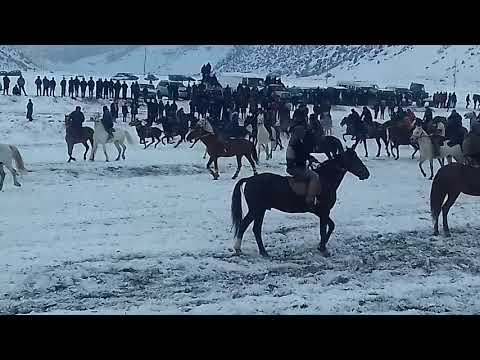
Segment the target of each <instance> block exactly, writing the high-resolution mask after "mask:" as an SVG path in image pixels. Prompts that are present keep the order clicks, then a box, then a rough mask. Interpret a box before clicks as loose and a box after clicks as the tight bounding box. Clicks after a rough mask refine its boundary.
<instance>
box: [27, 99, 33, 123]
mask: <svg viewBox="0 0 480 360" xmlns="http://www.w3.org/2000/svg"><path fill="white" fill-rule="evenodd" d="M32 116H33V103H32V99H28V104H27V119H28V121H32V120H33V118H32Z"/></svg>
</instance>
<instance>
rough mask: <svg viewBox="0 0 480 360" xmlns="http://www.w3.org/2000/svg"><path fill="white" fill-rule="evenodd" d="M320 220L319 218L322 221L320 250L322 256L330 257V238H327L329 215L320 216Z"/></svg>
mask: <svg viewBox="0 0 480 360" xmlns="http://www.w3.org/2000/svg"><path fill="white" fill-rule="evenodd" d="M318 218H319V221H320V244H319V245H318V250H320V254H322V256H325V257H328V256H330V253H329V252H328V250H327V241H328V238H327V221H328V215H325V214H319V215H318ZM332 231H333V230H332Z"/></svg>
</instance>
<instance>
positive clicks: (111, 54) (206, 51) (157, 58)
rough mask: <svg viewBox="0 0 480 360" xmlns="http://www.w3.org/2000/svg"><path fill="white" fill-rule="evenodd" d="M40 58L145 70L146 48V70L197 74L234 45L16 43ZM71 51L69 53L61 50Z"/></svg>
mask: <svg viewBox="0 0 480 360" xmlns="http://www.w3.org/2000/svg"><path fill="white" fill-rule="evenodd" d="M16 48H18V49H20V50H22V51H25V53H27V54H28V55H29V56H30V57H32V58H35V59H38V62H39V63H41V64H42V65H43V67H44V68H45V69H48V70H57V71H74V72H87V73H89V74H98V73H110V74H114V73H116V72H133V73H143V65H144V59H145V49H146V64H145V69H146V71H147V72H151V73H155V74H172V73H181V74H195V73H199V72H200V68H201V66H202V65H203V64H205V63H207V62H210V63H211V64H212V65H214V64H216V62H217V61H219V60H221V59H223V58H225V57H226V56H227V54H228V53H229V52H230V51H231V50H232V49H233V46H221V45H218V46H217V45H215V46H209V45H155V46H153V45H152V46H71V45H68V46H65V47H64V48H65V49H64V50H62V47H61V46H54V47H44V46H36V47H34V46H17V47H16ZM62 51H63V52H66V53H68V54H67V55H65V54H62Z"/></svg>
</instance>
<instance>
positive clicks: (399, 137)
mask: <svg viewBox="0 0 480 360" xmlns="http://www.w3.org/2000/svg"><path fill="white" fill-rule="evenodd" d="M419 122H420V123H421V119H418V118H416V121H414V122H410V121H391V120H390V121H386V122H385V123H384V126H385V127H386V128H387V130H388V142H389V143H390V150H391V153H392V156H393V158H394V159H395V160H398V159H399V158H400V151H399V147H400V145H410V146H411V147H413V149H414V150H415V151H414V152H413V154H412V159H413V158H414V157H415V154H416V153H417V151H418V149H419V148H418V145H417V144H414V143H412V140H411V137H412V134H413V130H414V129H415V126H414V124H416V123H419ZM393 149H395V150H397V155H395V153H394V151H393ZM388 156H390V154H388Z"/></svg>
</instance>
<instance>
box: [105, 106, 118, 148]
mask: <svg viewBox="0 0 480 360" xmlns="http://www.w3.org/2000/svg"><path fill="white" fill-rule="evenodd" d="M102 124H103V127H104V128H105V131H106V132H107V133H108V137H107V141H110V140H112V139H113V132H114V131H115V130H113V118H112V114H111V113H110V110H108V106H104V107H103V116H102Z"/></svg>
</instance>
